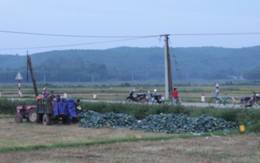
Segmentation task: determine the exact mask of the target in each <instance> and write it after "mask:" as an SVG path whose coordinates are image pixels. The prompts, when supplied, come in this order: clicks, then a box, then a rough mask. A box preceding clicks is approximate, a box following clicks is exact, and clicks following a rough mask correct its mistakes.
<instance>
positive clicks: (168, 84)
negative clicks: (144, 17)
mask: <svg viewBox="0 0 260 163" xmlns="http://www.w3.org/2000/svg"><path fill="white" fill-rule="evenodd" d="M163 36H164V37H165V39H164V41H165V55H164V65H165V98H166V99H171V91H172V87H173V84H172V66H171V57H170V50H169V34H165V35H163Z"/></svg>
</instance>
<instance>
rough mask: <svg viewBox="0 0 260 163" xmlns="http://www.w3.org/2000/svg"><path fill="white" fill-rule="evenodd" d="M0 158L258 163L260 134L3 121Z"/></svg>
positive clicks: (29, 162)
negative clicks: (204, 133) (205, 133)
mask: <svg viewBox="0 0 260 163" xmlns="http://www.w3.org/2000/svg"><path fill="white" fill-rule="evenodd" d="M0 131H1V132H0V137H1V139H0V160H1V161H0V162H5V163H21V162H26V163H33V162H40V163H41V162H42V163H45V162H48V163H61V162H65V163H70V162H75V163H84V162H138V163H139V162H140V163H141V162H259V160H260V137H259V136H260V135H259V134H253V133H251V134H241V135H240V134H236V135H230V134H228V135H225V134H224V135H223V134H222V135H221V136H218V135H214V134H212V135H210V134H209V135H208V136H202V137H198V136H192V135H189V134H188V135H180V134H164V133H149V132H143V131H133V130H128V129H109V128H101V129H86V128H80V127H78V126H77V125H59V124H57V125H51V126H43V125H40V124H31V123H22V124H16V123H15V122H14V119H13V118H1V119H0Z"/></svg>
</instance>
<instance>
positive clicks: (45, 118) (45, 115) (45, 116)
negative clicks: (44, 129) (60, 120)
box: [42, 113, 51, 125]
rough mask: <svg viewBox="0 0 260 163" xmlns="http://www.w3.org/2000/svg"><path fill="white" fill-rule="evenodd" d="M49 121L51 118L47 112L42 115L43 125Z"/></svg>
mask: <svg viewBox="0 0 260 163" xmlns="http://www.w3.org/2000/svg"><path fill="white" fill-rule="evenodd" d="M50 122H51V118H50V115H49V114H46V113H45V114H44V115H43V117H42V123H43V124H44V125H49V124H50Z"/></svg>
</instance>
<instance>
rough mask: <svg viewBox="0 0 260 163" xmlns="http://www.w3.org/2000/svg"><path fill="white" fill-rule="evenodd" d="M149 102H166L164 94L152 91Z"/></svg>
mask: <svg viewBox="0 0 260 163" xmlns="http://www.w3.org/2000/svg"><path fill="white" fill-rule="evenodd" d="M149 103H151V104H163V103H164V96H163V95H157V94H153V93H151V94H150V97H149Z"/></svg>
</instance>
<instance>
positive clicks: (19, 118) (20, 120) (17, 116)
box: [15, 114, 23, 123]
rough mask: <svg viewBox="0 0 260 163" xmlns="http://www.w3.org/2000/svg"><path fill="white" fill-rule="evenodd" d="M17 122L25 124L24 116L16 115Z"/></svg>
mask: <svg viewBox="0 0 260 163" xmlns="http://www.w3.org/2000/svg"><path fill="white" fill-rule="evenodd" d="M15 122H16V123H23V116H22V115H21V114H16V116H15Z"/></svg>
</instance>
